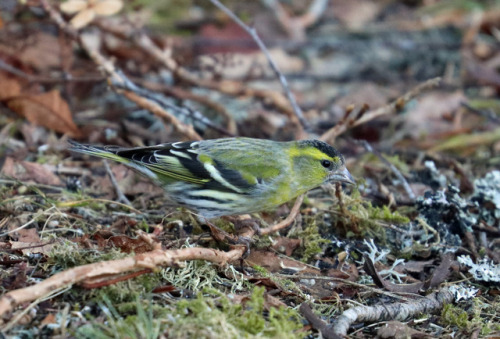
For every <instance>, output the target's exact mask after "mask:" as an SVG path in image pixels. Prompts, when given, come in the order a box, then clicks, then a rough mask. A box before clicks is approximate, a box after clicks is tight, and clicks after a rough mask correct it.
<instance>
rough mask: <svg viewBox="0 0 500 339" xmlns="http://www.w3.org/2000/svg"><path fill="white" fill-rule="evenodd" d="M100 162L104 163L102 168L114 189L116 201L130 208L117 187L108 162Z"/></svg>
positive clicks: (126, 199) (130, 204)
mask: <svg viewBox="0 0 500 339" xmlns="http://www.w3.org/2000/svg"><path fill="white" fill-rule="evenodd" d="M102 162H103V163H104V167H105V168H106V172H107V173H108V176H109V180H111V185H113V188H114V189H115V192H116V196H117V198H118V201H119V202H121V203H124V204H125V205H129V206H132V203H131V202H130V200H128V198H127V197H126V196H125V194H123V192H122V190H121V189H120V187H119V186H118V183H117V182H116V178H115V175H114V174H113V171H111V168H110V167H109V164H108V162H107V161H106V160H103V161H102Z"/></svg>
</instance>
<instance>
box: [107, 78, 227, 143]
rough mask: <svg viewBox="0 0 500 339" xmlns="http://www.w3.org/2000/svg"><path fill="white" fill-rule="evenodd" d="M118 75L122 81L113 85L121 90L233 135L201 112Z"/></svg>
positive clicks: (115, 80)
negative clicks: (175, 103) (179, 104)
mask: <svg viewBox="0 0 500 339" xmlns="http://www.w3.org/2000/svg"><path fill="white" fill-rule="evenodd" d="M117 73H118V74H119V75H120V78H121V79H120V80H119V81H117V79H116V78H113V79H112V80H111V84H112V85H113V86H114V87H116V88H120V89H124V90H127V91H130V92H133V93H136V94H137V95H139V96H141V97H143V98H146V99H148V100H151V101H153V102H154V103H156V104H158V105H159V106H161V107H162V108H164V109H167V108H168V109H170V110H172V111H174V112H177V113H178V114H180V115H184V116H186V117H189V118H191V119H193V120H196V121H199V122H201V123H202V124H204V125H206V126H208V127H210V128H212V129H213V130H216V131H217V132H220V133H222V134H225V135H231V133H229V132H228V131H226V130H225V129H223V128H221V127H219V126H217V125H215V124H214V123H213V122H211V121H210V120H209V119H208V118H207V117H205V116H204V115H203V114H201V112H199V111H195V110H193V109H191V108H189V107H180V106H177V105H174V104H171V103H170V102H168V101H167V100H166V98H164V97H162V96H160V95H158V94H157V93H153V92H151V91H149V90H147V89H145V88H141V87H139V86H137V85H136V84H134V83H133V82H132V81H131V80H130V79H129V78H128V77H127V76H126V75H125V74H124V73H123V72H121V71H117Z"/></svg>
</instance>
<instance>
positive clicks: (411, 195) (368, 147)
mask: <svg viewBox="0 0 500 339" xmlns="http://www.w3.org/2000/svg"><path fill="white" fill-rule="evenodd" d="M357 142H359V143H360V144H361V145H363V147H364V148H365V149H366V150H367V151H368V152H370V153H373V154H374V155H375V156H376V157H377V158H379V159H380V161H382V162H383V163H384V164H385V165H387V166H388V167H389V168H390V169H391V171H392V172H393V173H394V174H395V175H396V176H397V177H398V179H399V181H401V185H402V186H403V188H404V190H405V191H406V194H407V195H408V197H409V198H410V199H411V200H413V201H415V199H416V197H415V193H414V192H413V190H412V189H411V187H410V185H409V184H408V181H407V180H406V178H405V177H404V175H403V174H401V172H400V171H399V170H398V169H397V168H396V166H394V165H393V164H392V163H391V162H389V160H387V159H386V158H385V157H384V156H383V155H382V153H380V152H379V151H377V150H376V149H374V148H373V147H372V145H370V143H369V142H368V141H366V140H358V141H357Z"/></svg>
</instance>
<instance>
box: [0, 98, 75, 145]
mask: <svg viewBox="0 0 500 339" xmlns="http://www.w3.org/2000/svg"><path fill="white" fill-rule="evenodd" d="M6 104H7V106H8V107H9V108H10V109H11V110H13V111H15V112H16V113H18V114H19V115H22V116H23V117H25V118H26V119H27V120H28V121H30V122H32V123H34V124H37V125H41V126H44V127H47V128H49V129H51V130H54V131H57V132H60V133H67V134H69V135H70V136H71V137H74V138H77V137H79V136H80V135H81V132H80V130H79V129H78V127H77V126H76V125H75V123H74V122H73V117H72V116H71V111H70V109H69V106H68V104H67V103H66V101H64V99H62V98H61V96H60V94H59V91H56V90H53V91H50V92H47V93H43V94H38V95H21V96H18V97H15V98H12V99H10V100H8V101H7V102H6Z"/></svg>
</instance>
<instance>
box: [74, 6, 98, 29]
mask: <svg viewBox="0 0 500 339" xmlns="http://www.w3.org/2000/svg"><path fill="white" fill-rule="evenodd" d="M95 16H96V13H95V11H94V9H92V8H88V9H84V10H83V11H81V12H79V13H78V14H77V15H75V17H74V18H73V19H71V21H70V23H71V26H73V27H74V28H75V29H80V28H82V27H85V26H87V25H88V24H89V23H90V22H91V21H92V20H94V18H95Z"/></svg>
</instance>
